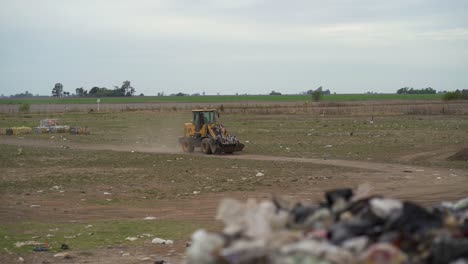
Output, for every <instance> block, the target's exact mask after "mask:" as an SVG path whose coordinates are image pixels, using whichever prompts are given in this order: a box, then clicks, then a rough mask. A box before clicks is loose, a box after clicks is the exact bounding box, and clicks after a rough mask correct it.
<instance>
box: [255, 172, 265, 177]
mask: <svg viewBox="0 0 468 264" xmlns="http://www.w3.org/2000/svg"><path fill="white" fill-rule="evenodd" d="M264 175H265V174H264V173H261V172H257V174H255V176H257V177H262V176H264Z"/></svg>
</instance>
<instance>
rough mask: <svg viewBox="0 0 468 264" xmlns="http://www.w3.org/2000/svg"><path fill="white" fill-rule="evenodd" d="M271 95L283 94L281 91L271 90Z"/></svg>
mask: <svg viewBox="0 0 468 264" xmlns="http://www.w3.org/2000/svg"><path fill="white" fill-rule="evenodd" d="M270 95H281V93H280V92H275V91H271V93H270Z"/></svg>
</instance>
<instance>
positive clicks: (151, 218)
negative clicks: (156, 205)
mask: <svg viewBox="0 0 468 264" xmlns="http://www.w3.org/2000/svg"><path fill="white" fill-rule="evenodd" d="M156 219H157V218H156V217H154V216H147V217H145V218H143V220H156Z"/></svg>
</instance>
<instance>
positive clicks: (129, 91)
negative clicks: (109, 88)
mask: <svg viewBox="0 0 468 264" xmlns="http://www.w3.org/2000/svg"><path fill="white" fill-rule="evenodd" d="M115 90H116V94H115V95H116V96H133V94H134V93H135V88H133V87H132V85H131V84H130V81H124V82H123V83H122V86H120V87H117V86H115Z"/></svg>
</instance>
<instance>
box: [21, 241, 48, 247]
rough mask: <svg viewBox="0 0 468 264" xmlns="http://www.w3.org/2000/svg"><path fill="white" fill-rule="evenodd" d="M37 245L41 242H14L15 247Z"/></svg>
mask: <svg viewBox="0 0 468 264" xmlns="http://www.w3.org/2000/svg"><path fill="white" fill-rule="evenodd" d="M37 245H42V243H40V242H37V241H24V242H16V243H15V246H16V247H22V246H37Z"/></svg>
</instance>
